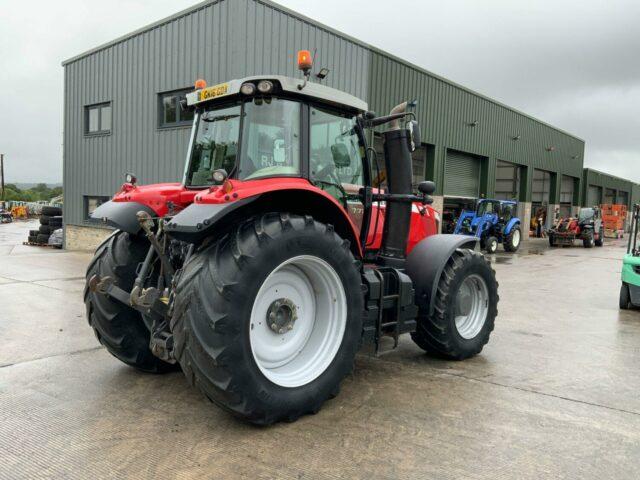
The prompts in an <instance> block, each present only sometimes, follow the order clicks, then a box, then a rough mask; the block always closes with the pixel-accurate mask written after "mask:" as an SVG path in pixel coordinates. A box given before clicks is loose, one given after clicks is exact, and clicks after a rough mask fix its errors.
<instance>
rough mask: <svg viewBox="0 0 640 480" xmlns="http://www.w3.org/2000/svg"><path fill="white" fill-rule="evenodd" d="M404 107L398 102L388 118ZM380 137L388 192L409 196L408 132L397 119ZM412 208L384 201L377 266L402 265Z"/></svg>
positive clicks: (404, 105) (409, 153)
mask: <svg viewBox="0 0 640 480" xmlns="http://www.w3.org/2000/svg"><path fill="white" fill-rule="evenodd" d="M406 108H407V102H404V103H401V104H400V105H398V106H396V107H394V108H393V110H391V115H393V114H397V113H404V112H405V110H406ZM383 137H384V166H385V169H386V172H387V188H388V193H390V194H392V195H393V194H400V195H410V194H411V193H412V191H411V180H412V178H411V169H412V165H411V152H410V151H409V142H410V135H409V132H408V130H407V129H405V128H401V126H400V120H399V119H396V120H394V121H392V122H391V123H390V124H389V130H387V131H386V132H384V133H383ZM411 208H412V204H411V203H410V202H406V201H404V202H394V201H388V202H387V204H386V209H385V221H384V229H383V231H382V245H381V247H380V252H379V254H378V262H379V263H381V264H383V265H389V266H398V267H400V266H402V265H403V264H404V259H405V256H406V255H405V252H406V250H407V240H408V237H409V224H410V221H411Z"/></svg>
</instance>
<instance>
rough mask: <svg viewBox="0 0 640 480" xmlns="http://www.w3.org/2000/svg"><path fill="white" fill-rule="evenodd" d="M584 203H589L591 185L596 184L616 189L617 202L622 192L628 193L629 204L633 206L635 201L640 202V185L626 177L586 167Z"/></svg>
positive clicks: (600, 186)
mask: <svg viewBox="0 0 640 480" xmlns="http://www.w3.org/2000/svg"><path fill="white" fill-rule="evenodd" d="M582 185H583V189H582V197H581V199H582V204H583V205H587V204H588V203H589V202H588V191H589V186H596V187H599V188H601V189H602V191H603V192H604V190H605V189H609V190H614V191H615V193H616V203H623V202H622V201H620V198H619V197H620V192H625V193H626V194H627V206H628V207H629V208H631V207H632V206H633V204H634V203H639V202H640V185H638V184H637V183H634V182H632V181H630V180H626V179H624V178H620V177H616V176H614V175H609V174H608V173H604V172H600V171H598V170H594V169H592V168H585V169H584V173H583V181H582Z"/></svg>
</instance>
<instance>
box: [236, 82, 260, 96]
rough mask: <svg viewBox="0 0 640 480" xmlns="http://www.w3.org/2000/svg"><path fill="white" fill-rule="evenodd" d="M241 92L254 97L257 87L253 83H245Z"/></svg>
mask: <svg viewBox="0 0 640 480" xmlns="http://www.w3.org/2000/svg"><path fill="white" fill-rule="evenodd" d="M240 92H241V93H242V94H244V95H253V94H254V93H256V86H255V85H254V84H253V83H248V82H247V83H243V84H242V86H241V87H240Z"/></svg>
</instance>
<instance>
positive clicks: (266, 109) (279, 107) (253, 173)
mask: <svg viewBox="0 0 640 480" xmlns="http://www.w3.org/2000/svg"><path fill="white" fill-rule="evenodd" d="M241 152H242V155H241V157H242V158H241V159H240V167H239V171H238V178H239V179H240V180H253V179H256V178H264V177H272V176H279V177H282V176H299V175H300V104H299V103H298V102H293V101H290V100H283V99H279V98H271V99H269V100H268V101H267V100H266V99H264V100H263V99H259V100H258V101H254V102H247V103H246V104H245V106H244V111H243V127H242V149H241Z"/></svg>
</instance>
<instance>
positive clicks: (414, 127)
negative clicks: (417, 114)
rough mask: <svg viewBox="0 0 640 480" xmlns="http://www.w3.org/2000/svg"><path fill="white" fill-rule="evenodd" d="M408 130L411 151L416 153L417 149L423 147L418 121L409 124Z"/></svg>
mask: <svg viewBox="0 0 640 480" xmlns="http://www.w3.org/2000/svg"><path fill="white" fill-rule="evenodd" d="M407 130H409V138H410V139H411V145H409V146H410V150H411V151H412V152H415V150H416V148H418V147H419V146H420V145H422V138H421V136H420V125H418V122H417V121H416V120H411V121H410V122H409V123H407Z"/></svg>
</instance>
